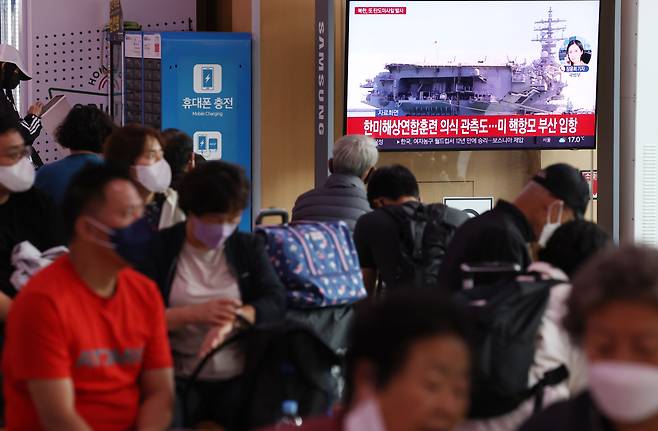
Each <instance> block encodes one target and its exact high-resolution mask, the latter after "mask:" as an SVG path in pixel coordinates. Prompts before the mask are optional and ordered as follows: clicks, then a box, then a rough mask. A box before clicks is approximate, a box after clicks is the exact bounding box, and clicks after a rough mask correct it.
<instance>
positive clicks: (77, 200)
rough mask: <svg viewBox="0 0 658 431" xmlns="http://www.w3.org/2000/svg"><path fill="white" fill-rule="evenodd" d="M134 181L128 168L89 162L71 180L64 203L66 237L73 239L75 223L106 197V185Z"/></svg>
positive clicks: (63, 218) (63, 214)
mask: <svg viewBox="0 0 658 431" xmlns="http://www.w3.org/2000/svg"><path fill="white" fill-rule="evenodd" d="M115 180H126V181H130V182H131V183H133V180H132V179H131V178H130V175H129V173H128V170H127V169H125V168H124V167H123V166H119V165H115V164H110V163H89V164H87V165H86V166H85V167H84V168H82V169H81V170H80V171H79V172H78V173H77V174H76V175H75V176H74V177H73V179H72V180H71V183H70V184H69V186H68V189H67V190H66V193H65V194H64V200H63V203H62V214H61V216H62V225H63V229H64V234H65V236H66V239H67V240H68V241H70V240H71V239H73V236H74V232H75V223H76V221H77V220H78V218H79V217H80V216H81V215H82V214H84V213H85V212H86V211H88V210H89V208H90V207H91V206H92V205H94V204H100V203H102V202H103V201H104V199H105V187H106V186H107V185H108V184H109V183H110V182H112V181H115Z"/></svg>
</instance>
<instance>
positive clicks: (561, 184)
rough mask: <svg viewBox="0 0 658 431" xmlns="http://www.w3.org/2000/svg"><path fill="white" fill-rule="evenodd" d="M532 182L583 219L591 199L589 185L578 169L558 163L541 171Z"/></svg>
mask: <svg viewBox="0 0 658 431" xmlns="http://www.w3.org/2000/svg"><path fill="white" fill-rule="evenodd" d="M532 180H533V181H534V182H536V183H537V184H539V185H540V186H542V187H543V188H545V189H546V190H548V191H549V192H550V193H551V194H552V195H553V196H555V197H556V198H558V199H560V200H562V201H563V202H564V204H565V205H566V206H568V207H569V208H571V209H572V210H573V211H574V213H575V214H576V218H583V216H584V215H585V211H587V205H588V204H589V199H590V197H589V185H588V184H587V181H586V180H585V178H584V177H583V175H582V174H581V173H580V171H579V170H578V169H576V168H574V167H573V166H571V165H567V164H566V163H557V164H555V165H551V166H549V167H547V168H545V169H542V170H541V171H539V172H538V173H537V175H535V176H534V178H533V179H532Z"/></svg>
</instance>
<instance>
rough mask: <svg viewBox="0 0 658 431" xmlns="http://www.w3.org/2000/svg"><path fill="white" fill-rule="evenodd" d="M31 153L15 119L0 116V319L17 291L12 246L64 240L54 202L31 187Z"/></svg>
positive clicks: (42, 248) (47, 245) (40, 245)
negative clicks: (12, 279) (14, 282)
mask: <svg viewBox="0 0 658 431" xmlns="http://www.w3.org/2000/svg"><path fill="white" fill-rule="evenodd" d="M30 153H31V151H30V147H27V146H26V145H25V141H24V140H23V136H22V134H21V133H20V125H19V124H18V122H17V121H16V120H14V119H13V118H11V117H0V321H3V320H4V319H5V318H6V315H7V310H8V308H9V304H10V303H11V301H10V298H13V297H14V296H16V294H17V293H18V291H17V289H16V287H15V286H14V285H13V284H12V282H11V277H12V274H13V273H14V271H15V270H16V268H14V266H13V264H12V258H11V257H12V252H13V250H14V247H16V245H18V244H20V243H22V242H24V241H28V242H29V243H31V244H32V245H33V246H34V247H36V248H37V249H38V250H39V251H46V250H48V249H50V248H52V247H55V246H58V245H61V244H62V243H63V238H62V236H61V232H60V229H59V214H58V212H57V209H56V207H55V205H54V204H53V202H52V201H51V200H50V199H49V198H48V196H46V195H45V194H43V193H41V192H40V191H39V190H37V189H36V188H34V187H33V184H34V175H35V174H34V167H33V166H32V163H31V162H30V159H29V156H30Z"/></svg>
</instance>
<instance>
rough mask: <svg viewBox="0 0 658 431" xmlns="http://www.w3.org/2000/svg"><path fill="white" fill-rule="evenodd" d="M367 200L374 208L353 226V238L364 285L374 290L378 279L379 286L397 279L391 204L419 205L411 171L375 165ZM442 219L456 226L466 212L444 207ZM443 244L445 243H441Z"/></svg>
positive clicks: (397, 238) (396, 228)
mask: <svg viewBox="0 0 658 431" xmlns="http://www.w3.org/2000/svg"><path fill="white" fill-rule="evenodd" d="M367 196H368V201H369V202H370V204H371V205H372V207H373V208H375V210H374V211H372V212H371V213H368V214H365V215H363V216H362V217H360V218H359V220H358V222H357V224H356V227H355V229H354V242H355V244H356V249H357V251H358V253H359V262H360V264H361V271H362V273H363V279H364V283H365V286H366V289H367V290H368V292H369V293H372V292H373V291H374V290H375V285H376V283H377V280H379V281H380V287H381V288H383V289H384V288H387V287H388V288H390V287H394V286H396V285H397V284H399V283H400V281H404V280H399V278H400V274H399V272H400V266H401V261H402V253H401V249H402V247H403V242H402V238H401V231H402V229H403V228H404V227H401V225H400V222H399V220H397V219H396V218H395V217H393V216H392V215H391V213H390V211H389V210H388V209H390V207H400V206H407V207H411V208H418V207H419V206H420V205H421V203H420V191H419V189H418V182H417V181H416V177H415V176H414V174H413V173H412V172H411V171H410V170H409V169H408V168H406V167H404V166H402V165H391V166H384V167H380V168H378V169H377V170H376V171H375V172H374V173H373V174H372V176H371V179H370V181H369V182H368V193H367ZM445 217H446V218H445V221H446V223H447V224H449V225H451V226H453V227H457V226H460V225H461V224H462V223H464V222H465V221H466V220H468V215H467V214H466V213H464V212H463V211H459V210H456V209H454V208H448V207H446V208H445ZM443 245H444V246H445V245H447V244H443Z"/></svg>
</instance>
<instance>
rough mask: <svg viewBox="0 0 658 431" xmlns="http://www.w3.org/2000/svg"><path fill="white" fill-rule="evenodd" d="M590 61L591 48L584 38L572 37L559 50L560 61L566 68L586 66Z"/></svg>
mask: <svg viewBox="0 0 658 431" xmlns="http://www.w3.org/2000/svg"><path fill="white" fill-rule="evenodd" d="M591 59H592V48H591V47H590V45H589V43H587V42H586V41H585V40H584V38H581V37H578V36H572V37H570V38H568V39H567V40H565V42H564V45H563V46H562V48H560V61H562V63H563V64H565V65H566V66H586V65H588V64H589V62H590V60H591Z"/></svg>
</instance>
